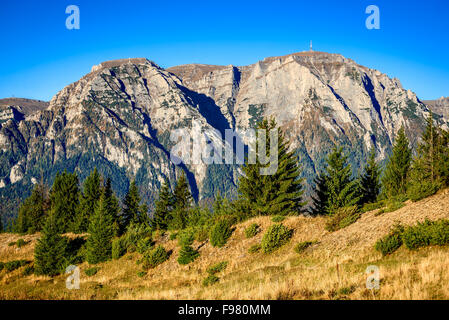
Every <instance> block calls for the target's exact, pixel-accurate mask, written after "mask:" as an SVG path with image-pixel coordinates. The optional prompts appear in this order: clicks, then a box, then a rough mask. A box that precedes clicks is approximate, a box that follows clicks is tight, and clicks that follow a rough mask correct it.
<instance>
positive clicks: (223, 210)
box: [212, 192, 232, 215]
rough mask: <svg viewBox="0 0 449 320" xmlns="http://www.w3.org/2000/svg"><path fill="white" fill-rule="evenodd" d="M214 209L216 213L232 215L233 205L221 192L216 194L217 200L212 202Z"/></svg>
mask: <svg viewBox="0 0 449 320" xmlns="http://www.w3.org/2000/svg"><path fill="white" fill-rule="evenodd" d="M212 210H213V213H214V215H231V214H232V207H231V203H230V201H229V200H228V199H227V198H223V197H222V196H221V194H220V192H217V193H216V194H215V201H214V203H213V204H212Z"/></svg>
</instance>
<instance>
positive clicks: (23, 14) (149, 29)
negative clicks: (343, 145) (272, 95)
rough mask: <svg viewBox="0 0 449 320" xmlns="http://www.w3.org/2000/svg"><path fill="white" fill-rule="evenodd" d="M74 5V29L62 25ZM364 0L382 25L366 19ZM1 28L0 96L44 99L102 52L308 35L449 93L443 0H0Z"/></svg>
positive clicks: (231, 54)
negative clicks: (76, 9) (375, 9)
mask: <svg viewBox="0 0 449 320" xmlns="http://www.w3.org/2000/svg"><path fill="white" fill-rule="evenodd" d="M342 3H344V4H342ZM71 4H75V5H78V6H79V8H80V13H81V15H80V18H81V19H80V22H81V24H80V27H81V28H80V30H68V29H66V27H65V20H66V18H67V17H68V15H67V14H66V13H65V9H66V7H67V6H68V5H71ZM370 4H374V5H377V6H378V7H379V9H380V27H381V29H380V30H368V29H366V27H365V19H366V17H367V16H368V15H367V14H365V8H366V7H367V6H368V5H370ZM0 35H1V37H0V41H1V50H0V61H1V62H0V98H3V97H10V96H16V97H25V98H35V99H41V100H49V99H51V97H52V96H53V95H54V94H55V93H57V92H58V91H59V90H61V89H62V88H63V87H64V86H66V85H68V84H69V83H71V82H74V81H76V80H78V79H79V78H81V77H82V76H83V75H84V74H86V73H88V72H89V71H90V69H91V67H92V65H94V64H98V63H100V62H102V61H105V60H111V59H118V58H128V57H146V58H149V59H150V60H153V61H154V62H156V63H157V64H159V65H160V66H162V67H170V66H174V65H178V64H185V63H193V62H198V63H207V64H224V65H229V64H234V65H248V64H251V63H255V62H257V61H258V60H261V59H263V58H265V57H268V56H274V55H284V54H288V53H292V52H298V51H303V50H307V49H308V45H309V41H310V40H313V43H314V49H315V50H319V51H326V52H332V53H341V54H343V55H344V56H346V57H348V58H351V59H354V60H355V61H356V62H358V63H360V64H362V65H365V66H368V67H371V68H375V69H378V70H380V71H382V72H385V73H387V74H388V75H389V76H391V77H398V78H399V79H400V80H401V82H402V85H403V86H404V87H405V88H406V89H411V90H412V91H414V92H416V93H417V94H418V96H419V97H420V98H421V99H434V98H439V97H440V96H449V59H448V57H449V50H448V49H449V1H447V0H426V1H405V0H404V1H402V0H399V1H398V0H395V1H393V0H388V1H384V0H370V1H365V0H358V1H352V0H346V1H323V0H315V1H310V0H306V1H302V0H294V1H280V0H277V1H244V0H240V1H233V0H232V1H229V0H227V1H214V0H208V1H176V0H169V1H151V0H146V1H132V0H127V1H92V0H67V1H66V0H58V1H45V0H42V1H21V0H2V1H1V3H0Z"/></svg>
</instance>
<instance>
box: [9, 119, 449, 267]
mask: <svg viewBox="0 0 449 320" xmlns="http://www.w3.org/2000/svg"><path fill="white" fill-rule="evenodd" d="M258 128H259V129H266V130H267V131H269V130H271V129H276V128H277V125H276V123H275V121H274V120H273V119H271V120H267V119H264V120H263V121H261V122H260V123H259V124H258ZM276 130H277V131H278V146H277V147H278V148H277V149H278V150H277V152H278V169H277V171H276V172H275V173H274V174H273V175H261V174H260V168H261V167H262V165H261V164H260V163H256V164H250V163H249V162H248V159H246V161H245V164H244V165H243V166H242V167H241V169H242V175H241V176H240V178H239V184H238V196H237V197H236V199H233V200H231V199H227V198H223V197H221V196H220V194H218V193H217V195H216V197H215V201H214V203H213V205H212V207H211V208H208V207H202V206H199V205H198V204H197V203H195V201H193V198H192V195H191V192H190V188H189V183H188V181H187V178H186V176H185V174H181V175H180V176H179V178H178V180H177V182H176V184H175V185H174V187H173V188H172V187H171V185H170V183H169V181H168V180H166V181H165V182H164V183H163V184H162V186H161V188H160V192H159V197H158V199H157V200H156V201H155V205H154V210H153V212H152V214H151V215H150V214H149V210H148V207H147V206H146V204H143V203H142V201H141V200H142V199H141V198H140V195H139V190H138V187H137V185H136V183H135V181H132V182H131V184H130V187H129V190H128V192H127V193H126V195H125V197H124V199H123V200H122V201H121V205H120V201H119V199H118V198H117V196H116V195H115V193H114V191H113V190H112V187H111V181H110V179H104V178H103V177H101V175H100V174H99V173H98V172H97V170H96V169H95V170H94V171H93V172H91V173H90V175H89V176H88V177H87V178H86V180H85V181H84V183H83V187H82V188H80V187H79V181H78V177H77V175H76V173H68V172H66V171H64V172H63V173H58V174H57V175H56V178H55V180H54V183H53V186H52V187H51V188H50V189H49V188H47V187H46V186H45V185H44V184H43V183H38V184H36V186H35V187H34V189H33V191H32V194H31V195H30V197H29V198H27V199H26V200H25V201H24V202H23V204H22V205H21V207H20V209H19V215H18V217H17V219H16V221H15V223H14V231H15V232H18V233H34V232H39V231H41V233H42V236H41V238H40V240H39V242H38V244H37V246H36V249H35V269H36V273H38V274H52V273H55V270H59V271H60V270H61V268H62V266H63V265H65V264H67V261H68V260H70V257H69V258H67V256H66V252H67V247H68V244H67V240H66V239H64V237H62V234H63V233H67V232H73V233H87V234H88V236H87V241H86V243H85V246H84V247H85V254H84V256H85V259H86V260H87V261H88V262H89V263H93V264H95V263H98V262H103V261H107V260H109V259H111V258H112V242H113V240H114V239H118V238H120V237H124V236H126V235H127V234H129V233H130V232H131V231H130V230H136V228H137V229H139V228H140V229H142V230H145V232H144V234H145V237H148V235H150V237H151V234H152V233H153V232H164V231H167V230H171V231H176V232H183V231H186V230H189V231H191V232H192V234H191V237H190V238H192V239H193V238H195V239H197V240H199V239H202V240H205V239H206V238H207V234H208V230H209V229H210V228H211V227H212V226H213V225H214V224H216V223H218V222H220V221H223V220H224V219H227V221H231V223H236V222H239V221H243V220H245V219H248V218H250V217H253V216H259V215H281V216H286V215H299V214H304V213H310V214H312V215H333V214H334V213H335V212H336V211H337V210H338V209H340V208H344V207H349V206H356V207H357V208H362V207H363V206H364V205H366V204H371V203H376V202H377V201H379V200H380V199H402V201H403V199H404V197H408V198H410V199H412V200H418V199H420V198H423V197H425V196H428V195H431V194H432V193H435V192H436V191H437V190H438V189H440V188H443V187H446V186H448V185H449V133H448V132H447V131H445V130H443V129H442V128H439V127H437V126H436V125H435V124H434V120H433V115H432V114H430V115H429V117H428V119H427V126H426V128H425V130H424V132H423V134H422V139H421V142H420V143H419V145H418V148H417V152H416V155H415V156H412V149H411V147H410V144H409V141H408V140H407V137H406V136H405V132H404V128H403V127H401V129H400V130H399V131H398V133H397V136H396V138H395V140H394V146H393V151H392V154H391V156H390V157H389V158H388V161H387V164H386V167H385V170H384V172H383V174H382V172H381V169H380V166H379V164H378V163H377V162H376V153H375V150H374V149H373V150H371V151H370V153H369V157H368V159H367V162H366V164H365V165H364V168H363V172H362V173H361V174H360V175H359V176H355V177H354V176H353V175H352V168H351V166H350V164H348V162H347V156H346V155H345V154H344V153H343V149H342V148H341V147H336V148H335V149H334V150H333V151H332V152H331V153H330V154H329V155H328V157H327V159H326V166H325V168H324V169H323V170H322V171H321V172H319V173H318V174H317V177H316V179H315V185H314V195H313V197H312V203H311V206H310V208H308V209H307V208H306V205H307V203H306V202H305V201H304V195H303V193H304V190H303V187H304V186H303V185H304V183H303V179H302V178H301V172H302V168H301V163H300V161H298V159H297V156H296V154H295V152H294V151H289V149H290V148H289V147H290V144H289V143H288V142H287V140H286V138H285V136H284V134H283V132H282V131H281V130H280V129H279V128H277V129H276ZM266 146H270V143H266ZM266 153H267V154H269V150H268V147H267V150H266ZM205 235H206V236H205ZM137 240H138V239H137ZM187 243H191V241H190V240H189V241H187ZM187 246H188V245H187ZM187 246H185V248H184V247H183V249H189V248H187ZM189 250H190V249H189ZM190 251H191V250H190Z"/></svg>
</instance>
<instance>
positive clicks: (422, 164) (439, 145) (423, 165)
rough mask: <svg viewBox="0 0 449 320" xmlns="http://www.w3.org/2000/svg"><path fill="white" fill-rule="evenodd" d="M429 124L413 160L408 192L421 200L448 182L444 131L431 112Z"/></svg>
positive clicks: (413, 198) (412, 197) (428, 119)
mask: <svg viewBox="0 0 449 320" xmlns="http://www.w3.org/2000/svg"><path fill="white" fill-rule="evenodd" d="M426 122H427V125H426V129H425V130H424V132H423V134H422V136H421V141H420V143H419V144H418V147H417V154H416V156H415V157H414V158H413V160H412V165H411V170H410V179H409V182H410V183H409V185H408V194H409V197H410V198H411V199H412V200H419V199H421V198H423V197H427V196H429V195H431V194H433V193H435V192H436V191H437V190H438V189H439V188H440V187H442V186H444V185H446V182H447V178H448V176H447V164H448V161H447V159H448V153H447V144H446V141H445V136H444V133H443V132H442V131H441V130H440V129H439V128H437V127H435V125H434V122H433V114H432V112H430V114H429V117H428V118H427V120H426Z"/></svg>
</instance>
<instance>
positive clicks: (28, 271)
mask: <svg viewBox="0 0 449 320" xmlns="http://www.w3.org/2000/svg"><path fill="white" fill-rule="evenodd" d="M33 273H34V266H30V265H28V266H26V267H25V268H24V269H23V272H22V276H24V277H26V276H29V275H32V274H33Z"/></svg>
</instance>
